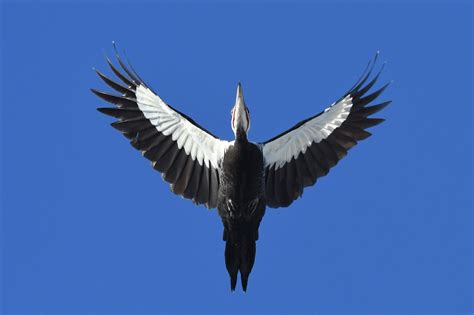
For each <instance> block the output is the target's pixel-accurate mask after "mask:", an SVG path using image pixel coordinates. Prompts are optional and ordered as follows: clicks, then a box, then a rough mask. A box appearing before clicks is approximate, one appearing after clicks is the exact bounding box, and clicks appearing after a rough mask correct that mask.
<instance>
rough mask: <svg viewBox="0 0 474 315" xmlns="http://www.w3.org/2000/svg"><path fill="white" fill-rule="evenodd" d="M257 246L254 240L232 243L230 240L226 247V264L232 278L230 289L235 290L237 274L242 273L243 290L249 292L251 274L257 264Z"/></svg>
mask: <svg viewBox="0 0 474 315" xmlns="http://www.w3.org/2000/svg"><path fill="white" fill-rule="evenodd" d="M255 253H256V244H255V241H254V240H247V241H245V242H238V243H236V242H232V241H231V240H228V241H227V242H226V247H225V264H226V267H227V272H228V273H229V276H230V288H231V290H232V291H234V290H235V287H236V284H237V274H238V272H239V271H240V281H241V282H242V289H243V290H244V291H247V284H248V279H249V276H250V273H251V272H252V268H253V265H254V262H255Z"/></svg>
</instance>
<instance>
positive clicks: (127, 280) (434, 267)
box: [1, 1, 474, 314]
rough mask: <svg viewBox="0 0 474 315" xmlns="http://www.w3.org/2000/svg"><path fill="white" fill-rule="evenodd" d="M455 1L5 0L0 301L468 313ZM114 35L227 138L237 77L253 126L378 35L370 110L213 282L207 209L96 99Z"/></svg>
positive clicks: (233, 310) (43, 305) (12, 304)
mask: <svg viewBox="0 0 474 315" xmlns="http://www.w3.org/2000/svg"><path fill="white" fill-rule="evenodd" d="M472 12H473V8H472V4H470V2H468V1H465V2H461V1H445V2H435V3H433V2H418V3H416V2H415V3H408V2H398V3H397V2H357V3H348V2H337V3H330V2H322V3H311V2H299V3H270V2H261V3H256V4H251V3H238V2H234V3H228V4H225V5H224V4H218V3H217V2H209V3H202V4H196V3H189V2H187V3H170V2H162V3H153V2H139V3H138V2H137V3H133V2H131V1H129V2H127V1H124V2H107V1H104V2H100V3H91V2H77V3H61V2H49V3H46V2H45V3H38V2H13V1H7V2H4V3H3V4H2V16H1V21H2V22H1V24H2V41H1V46H2V71H1V72H2V93H1V97H2V100H1V104H2V105H1V108H2V137H1V138H2V154H1V158H2V176H1V177H2V249H3V251H2V268H3V269H2V270H3V272H2V279H1V283H2V301H1V312H2V313H3V314H101V313H109V314H172V313H179V314H195V313H196V314H198V313H201V314H224V313H225V314H240V313H246V314H333V313H338V314H356V313H360V314H472V311H473V309H474V308H473V304H472V301H473V298H472V297H473V291H472V282H473V274H472V267H473V260H472V256H471V251H472V241H473V234H472V226H473V221H472V219H473V218H472V132H473V130H472V105H473V102H472V87H473V82H472V56H473V51H472V38H473V37H472V35H473V34H472ZM112 40H115V41H117V43H118V45H119V49H126V51H127V52H128V56H129V58H130V59H131V61H132V63H133V64H134V67H135V68H136V69H137V70H138V72H139V73H140V74H141V76H142V77H144V78H145V80H146V81H147V82H148V83H149V85H151V86H152V87H153V88H154V89H155V90H156V91H158V92H159V93H160V94H161V96H162V97H163V98H164V99H165V100H166V101H167V102H169V103H170V104H172V105H174V106H176V107H177V108H179V109H180V110H182V111H183V112H185V113H187V114H189V115H190V116H191V117H193V118H194V119H195V120H196V121H198V122H199V123H201V124H202V125H204V126H205V127H207V128H208V129H209V130H211V131H212V132H214V133H215V134H217V135H219V136H220V137H222V138H225V139H231V138H232V137H233V134H232V131H231V128H230V114H229V112H230V109H231V107H232V105H233V102H234V97H235V88H236V84H237V81H242V83H243V87H244V91H245V96H246V101H247V104H248V106H249V107H250V110H251V116H252V128H251V131H250V137H251V138H252V139H254V140H255V141H264V140H266V139H269V138H270V137H273V136H274V135H276V134H277V133H279V132H281V131H283V130H285V129H287V128H288V127H290V126H292V125H293V124H294V123H296V122H298V121H299V120H301V119H303V118H306V117H308V116H310V115H313V114H315V113H318V112H319V111H321V110H322V109H324V108H325V107H326V106H327V105H329V104H330V103H332V102H333V101H334V100H336V99H337V98H339V97H340V96H341V95H342V93H343V92H345V91H346V89H347V88H349V87H350V86H351V85H352V83H354V81H355V80H356V79H357V78H358V76H359V75H360V74H361V72H362V70H363V68H364V67H365V64H366V62H367V61H368V60H369V59H370V58H372V56H373V54H374V53H375V52H376V51H377V50H381V55H380V59H381V61H384V60H387V61H388V64H387V67H386V71H385V73H384V74H383V76H382V80H381V82H380V84H382V83H383V82H387V81H390V80H394V83H393V84H392V85H391V86H390V88H389V89H388V90H387V92H386V93H385V94H384V95H383V96H382V97H381V100H386V99H391V100H393V101H394V102H393V104H392V105H391V106H390V107H389V108H388V109H386V110H384V111H383V112H381V113H380V115H379V117H384V118H386V119H387V122H386V123H384V124H382V125H380V126H377V127H375V128H373V129H372V130H371V131H372V132H373V133H374V136H373V137H371V138H369V139H368V140H366V141H364V142H363V143H360V144H359V145H358V146H357V147H355V148H354V149H352V151H351V152H350V153H349V155H348V157H347V158H346V159H344V160H343V161H342V162H341V163H340V164H339V165H338V166H337V167H335V168H334V169H333V170H332V171H331V173H330V174H329V176H327V177H325V178H322V179H321V180H320V181H318V183H317V185H316V187H313V188H310V189H306V190H305V194H304V196H303V198H302V199H299V200H298V201H296V202H295V203H294V204H293V205H292V206H291V207H290V208H288V209H278V210H274V209H268V211H267V215H266V217H265V218H264V221H263V223H262V226H261V229H260V236H261V238H260V240H259V242H258V244H257V246H258V251H257V259H256V265H255V268H254V270H253V272H252V275H251V277H250V283H249V292H248V293H247V294H244V293H242V292H240V290H239V291H238V292H235V293H230V290H229V279H228V275H227V272H226V269H225V264H224V258H223V251H224V243H223V242H222V239H221V237H222V226H221V222H220V220H219V218H218V216H217V213H216V211H214V210H213V211H208V210H206V209H205V208H204V207H202V206H200V207H196V206H194V205H193V204H192V203H191V202H189V201H188V200H184V199H181V198H178V197H176V196H174V195H173V194H171V193H170V192H169V188H168V185H166V184H165V183H163V182H162V180H161V178H160V175H159V174H158V173H157V172H154V171H153V170H152V168H151V167H150V165H149V162H147V161H146V160H145V159H143V158H141V157H140V153H139V152H136V151H135V150H134V149H133V148H132V147H131V146H130V145H129V144H128V143H127V141H126V139H125V138H123V137H122V136H121V135H120V134H119V133H118V132H116V131H115V130H113V129H112V128H111V127H110V126H108V124H109V123H110V122H112V121H113V120H112V119H110V118H109V117H106V116H104V115H101V114H100V113H98V112H97V111H96V110H95V108H96V107H101V106H104V103H103V102H101V101H100V100H99V99H97V98H96V97H95V96H93V95H92V94H91V93H90V91H89V88H90V87H99V88H101V89H103V90H105V89H106V88H105V86H104V84H102V83H101V82H99V80H98V78H97V77H96V76H95V74H94V72H93V71H92V70H91V68H92V67H93V66H94V67H97V68H99V69H101V70H104V71H106V73H110V72H109V71H108V69H107V67H106V64H105V60H104V58H103V52H106V53H108V54H109V55H112V45H111V41H112Z"/></svg>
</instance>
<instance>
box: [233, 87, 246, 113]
mask: <svg viewBox="0 0 474 315" xmlns="http://www.w3.org/2000/svg"><path fill="white" fill-rule="evenodd" d="M242 105H245V101H244V91H243V90H242V85H241V84H240V82H239V83H238V84H237V95H236V96H235V106H236V107H240V106H242Z"/></svg>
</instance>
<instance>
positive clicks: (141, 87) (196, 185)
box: [92, 54, 230, 208]
mask: <svg viewBox="0 0 474 315" xmlns="http://www.w3.org/2000/svg"><path fill="white" fill-rule="evenodd" d="M117 60H118V62H119V64H120V67H121V68H122V70H123V72H121V71H119V70H118V69H117V68H116V67H115V66H114V65H113V64H112V62H111V61H110V60H109V59H108V58H107V62H108V64H109V66H110V68H111V69H112V72H113V73H114V74H115V75H116V76H117V78H118V79H119V80H120V81H121V82H120V81H114V80H112V79H110V78H108V77H107V76H105V75H104V74H103V73H101V72H99V71H97V70H96V72H97V74H98V75H99V77H100V78H101V79H102V80H103V81H104V82H105V83H106V84H107V85H109V86H110V87H111V88H113V89H114V90H115V91H117V92H118V93H119V94H120V95H114V94H109V93H105V92H101V91H98V90H95V89H92V92H94V94H96V95H97V96H99V97H100V98H102V99H104V100H105V101H107V102H109V103H112V104H115V105H116V107H115V108H98V110H99V111H100V112H102V113H104V114H107V115H109V116H113V117H115V118H117V119H118V121H116V122H114V123H112V126H113V127H114V128H115V129H117V130H119V131H120V132H122V133H123V134H124V136H125V137H127V138H128V139H130V143H131V144H132V146H133V147H134V148H136V149H137V150H140V151H141V152H142V154H143V156H144V157H145V158H147V159H149V160H150V161H151V162H152V165H153V168H154V169H155V170H157V171H159V172H161V173H162V177H163V179H164V180H165V181H167V182H168V183H170V184H171V190H172V191H173V192H174V193H175V194H178V195H181V196H183V197H184V198H188V199H192V201H193V202H194V203H196V204H205V205H206V207H208V208H215V207H216V206H217V192H218V189H219V173H218V168H219V164H220V162H221V160H222V157H223V156H224V152H225V150H226V149H227V147H228V146H229V144H230V143H229V142H228V141H223V140H220V139H218V138H217V137H216V136H214V135H212V134H211V133H210V132H209V131H207V130H205V129H203V128H202V127H200V126H199V125H198V124H197V123H195V122H194V121H193V120H192V119H191V118H189V117H187V116H186V115H184V114H183V113H180V112H179V111H177V110H176V109H174V108H173V107H171V106H170V105H168V104H166V103H165V102H164V101H163V100H162V99H161V98H160V97H159V96H158V95H157V94H155V93H154V92H153V91H152V90H151V89H150V88H149V87H148V86H147V85H146V84H145V83H144V82H143V80H142V79H141V78H140V76H138V75H137V73H136V72H135V71H134V70H133V68H132V67H131V66H129V67H127V66H126V65H125V64H124V62H122V60H121V59H120V57H119V56H118V54H117ZM119 82H120V83H119Z"/></svg>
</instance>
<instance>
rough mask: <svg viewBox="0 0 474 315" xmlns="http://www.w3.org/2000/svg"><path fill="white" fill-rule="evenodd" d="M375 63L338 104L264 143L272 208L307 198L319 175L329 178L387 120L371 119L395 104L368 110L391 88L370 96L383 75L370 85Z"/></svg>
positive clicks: (266, 188) (382, 104) (267, 188)
mask: <svg viewBox="0 0 474 315" xmlns="http://www.w3.org/2000/svg"><path fill="white" fill-rule="evenodd" d="M376 59H377V57H375V59H374V61H373V63H372V66H370V63H369V65H368V69H369V70H368V72H367V74H364V75H362V77H361V79H359V82H357V83H356V84H355V86H354V87H353V88H351V89H350V90H349V91H348V92H347V93H346V94H345V95H344V96H343V97H342V98H341V99H339V101H337V102H335V103H333V104H332V105H331V106H329V107H328V108H327V109H326V110H324V111H323V112H321V113H319V114H318V115H316V116H313V117H310V118H308V119H306V120H303V121H301V122H300V123H298V124H297V125H295V126H294V127H293V128H291V129H289V130H287V131H285V132H284V133H282V134H280V135H278V136H277V137H275V138H273V139H271V140H268V141H267V142H265V143H263V144H262V151H263V156H264V159H265V173H266V178H265V190H266V202H267V205H268V206H269V207H272V208H277V207H287V206H288V205H290V204H291V203H292V202H293V200H295V199H297V198H298V197H299V196H301V195H302V194H303V189H304V187H307V186H311V185H314V183H315V182H316V179H317V178H318V177H321V176H325V175H327V174H328V172H329V169H330V168H331V167H333V166H334V165H336V164H337V163H338V161H339V160H340V159H342V158H343V157H344V156H345V155H346V154H347V151H348V150H349V149H350V148H352V147H353V146H354V145H356V144H357V141H359V140H363V139H366V138H367V137H369V136H370V135H371V134H370V133H369V132H367V131H366V130H365V129H366V128H369V127H372V126H375V125H377V124H379V123H381V122H382V121H384V120H383V119H377V118H368V117H369V116H370V115H372V114H374V113H376V112H378V111H379V110H381V109H382V108H384V107H385V106H387V105H388V104H389V103H390V102H384V103H380V104H378V105H373V106H369V107H367V105H368V104H369V103H371V102H372V101H373V100H374V99H375V98H377V97H378V96H379V95H380V94H381V93H382V92H383V90H384V89H385V88H386V87H387V85H388V84H387V85H385V86H383V87H382V88H380V89H379V90H377V91H375V92H373V93H372V94H369V95H366V93H367V92H368V91H369V90H370V88H371V87H372V86H373V85H374V84H375V82H376V81H377V78H378V76H379V75H380V72H379V73H378V74H377V75H376V76H375V78H373V79H372V80H371V81H370V82H368V83H367V84H366V85H365V83H366V82H367V79H368V78H369V77H370V74H371V72H372V69H373V66H374V64H375V61H376ZM366 71H367V70H366Z"/></svg>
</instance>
